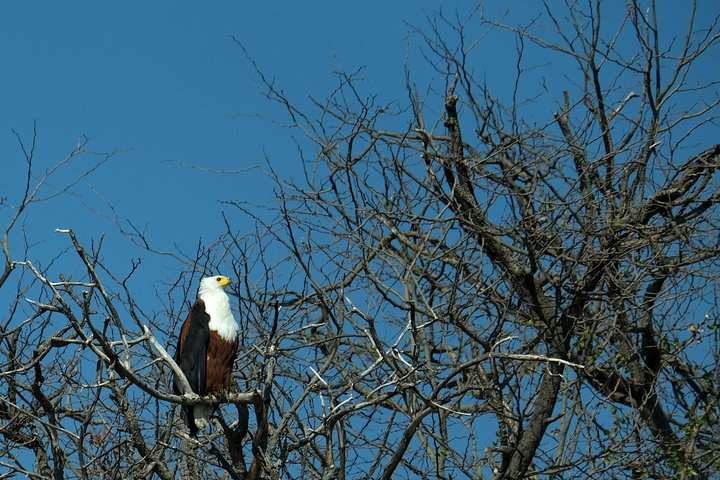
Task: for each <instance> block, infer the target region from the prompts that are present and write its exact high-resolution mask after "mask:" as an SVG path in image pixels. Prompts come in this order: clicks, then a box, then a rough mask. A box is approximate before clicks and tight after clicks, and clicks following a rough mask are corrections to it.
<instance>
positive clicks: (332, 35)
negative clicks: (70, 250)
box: [0, 1, 470, 259]
mask: <svg viewBox="0 0 720 480" xmlns="http://www.w3.org/2000/svg"><path fill="white" fill-rule="evenodd" d="M440 4H442V5H443V8H444V9H446V10H447V11H449V12H454V11H455V9H456V8H459V10H458V12H460V14H461V15H466V14H467V12H469V11H470V8H468V4H467V3H465V2H422V3H420V4H418V3H417V2H410V1H399V2H378V1H374V2H362V3H357V2H354V3H345V2H331V1H322V2H228V1H222V2H202V3H201V2H187V1H180V2H168V1H161V2H154V1H153V2H123V3H111V2H90V1H76V2H19V1H12V2H3V3H2V6H0V61H1V62H2V71H3V76H2V82H1V83H2V87H3V88H0V152H1V153H2V159H3V160H2V161H3V170H4V173H3V174H1V175H0V191H2V192H3V193H2V195H6V196H9V197H10V203H12V202H13V200H14V201H17V199H18V198H19V196H20V194H21V192H22V187H23V184H22V182H21V181H19V180H20V179H22V178H23V171H24V168H25V165H24V161H23V157H22V152H21V151H20V149H19V146H18V143H17V139H16V138H15V136H14V135H13V134H12V133H11V129H14V130H16V131H17V132H18V133H19V135H20V136H21V138H22V139H23V140H24V141H25V142H26V143H29V142H30V140H31V137H32V128H33V122H37V132H38V136H37V144H36V150H35V152H36V155H35V166H36V172H37V173H41V172H42V171H44V170H45V169H46V168H48V167H50V166H52V165H54V164H55V163H56V162H57V161H59V160H61V159H62V158H63V157H64V156H65V155H66V154H67V153H69V152H70V151H71V150H72V149H73V148H74V147H75V145H76V144H77V142H78V139H79V138H81V137H82V136H86V137H87V138H88V139H89V143H88V149H90V150H92V151H95V152H99V153H104V152H113V151H116V152H117V154H116V155H115V156H114V157H113V158H112V159H111V161H109V162H107V163H106V164H104V165H103V166H102V167H101V168H99V169H98V170H97V171H96V172H94V174H93V175H92V176H90V177H88V178H86V179H83V181H82V182H80V183H79V184H78V185H77V186H76V187H75V188H73V190H72V194H71V195H64V196H62V197H61V198H56V199H53V201H52V202H46V203H43V204H38V205H36V206H35V208H34V209H33V210H32V211H31V212H30V215H29V221H28V224H27V230H28V232H29V233H30V237H31V239H32V242H31V243H35V242H41V245H43V246H47V249H48V251H57V250H58V249H59V248H61V247H62V246H64V245H65V244H66V239H61V238H58V236H57V235H54V234H53V233H52V232H53V230H54V229H55V228H73V229H75V230H76V231H77V233H78V234H79V235H80V237H81V239H83V241H86V242H87V241H89V240H90V239H91V238H97V237H98V236H99V235H100V234H101V233H105V234H106V235H107V241H108V242H109V244H110V245H112V247H111V248H113V249H119V250H116V251H117V252H118V253H119V257H121V258H125V259H129V258H132V257H135V256H141V255H143V254H142V252H139V251H137V250H133V249H132V248H131V247H130V246H129V245H128V244H127V243H126V242H123V241H122V240H120V239H119V236H118V235H117V229H116V228H115V227H114V226H113V224H112V222H111V221H109V220H108V219H106V218H103V216H111V215H113V214H115V213H116V214H117V215H118V216H119V218H120V220H123V221H124V220H127V219H130V220H132V221H133V223H135V224H136V225H139V226H141V227H146V228H147V232H148V234H149V235H150V237H151V238H152V239H153V240H154V241H156V242H157V245H158V246H159V247H162V248H168V249H170V248H172V246H173V245H178V246H181V247H183V248H190V247H192V246H193V245H195V244H196V242H197V241H198V239H199V238H201V237H202V238H203V239H204V240H206V241H212V239H213V237H214V236H215V235H217V234H218V233H220V232H221V231H222V228H223V226H222V223H221V217H220V215H219V211H220V210H221V206H220V205H219V204H218V203H217V201H218V199H240V200H258V201H259V203H262V201H263V199H267V198H270V192H269V190H268V189H269V188H270V186H269V184H268V183H267V182H266V181H265V180H264V179H263V177H262V175H260V174H259V173H258V172H257V171H255V172H253V171H250V172H248V173H244V174H241V175H217V174H212V173H202V172H200V171H198V170H195V169H190V168H186V167H182V166H181V165H195V166H198V167H205V168H211V169H220V170H226V169H232V170H236V169H245V168H248V167H249V166H252V165H256V164H262V163H263V162H264V160H263V158H264V156H265V155H268V156H269V157H271V158H272V159H273V162H274V165H275V167H276V168H277V169H278V170H279V171H280V172H291V171H292V169H293V166H294V165H297V164H296V163H295V159H296V149H295V146H294V144H293V142H292V140H291V136H290V133H289V132H288V130H287V129H281V128H278V127H277V126H275V125H273V124H272V122H270V121H268V120H267V119H275V118H280V117H281V112H280V111H279V110H278V109H277V107H276V106H275V105H273V104H271V103H270V102H268V101H267V100H266V99H264V98H263V97H262V95H260V94H259V93H258V90H257V82H256V80H257V79H256V75H255V73H254V71H253V70H252V68H251V65H250V63H249V62H248V61H247V60H246V58H245V56H244V54H243V52H242V50H241V48H240V47H239V46H238V45H237V43H236V42H235V41H234V40H233V37H234V38H235V39H237V40H238V41H239V42H241V43H242V44H243V45H244V46H245V48H246V49H247V51H248V52H249V54H250V55H251V56H252V57H253V58H254V59H255V60H256V61H257V62H258V64H259V66H260V67H261V68H262V69H263V71H264V72H266V73H267V74H268V75H269V76H270V77H274V78H276V79H277V81H278V84H279V85H280V86H281V87H282V89H283V90H284V91H285V92H287V93H288V95H289V96H291V97H294V98H296V99H297V100H298V101H303V100H304V99H305V98H306V97H307V95H314V96H316V97H320V98H322V97H324V96H325V95H326V94H327V93H328V92H329V91H330V90H331V89H332V88H333V86H334V84H335V80H334V78H333V76H332V72H333V71H334V70H337V69H346V70H349V71H352V70H355V69H356V68H358V67H361V66H364V67H365V70H364V72H363V76H364V77H365V78H366V79H367V82H368V89H369V90H373V91H376V92H378V93H379V94H380V96H381V98H382V99H383V100H385V101H391V100H393V99H398V98H400V99H403V100H404V99H405V92H404V89H403V84H404V72H403V68H404V62H405V60H406V57H407V55H408V42H407V40H406V39H407V34H408V32H409V31H410V30H411V25H423V24H424V23H425V17H426V15H428V14H430V13H432V12H433V11H434V10H436V9H437V7H438V6H439V5H440ZM457 5H462V7H457ZM418 73H419V74H420V73H421V72H420V71H419V72H418ZM261 117H262V118H261ZM96 160H97V157H93V156H90V157H85V158H81V159H79V161H78V162H75V163H76V167H75V168H73V167H70V168H68V169H64V171H63V172H62V173H61V174H60V175H59V176H58V177H56V178H55V179H54V180H53V181H52V182H51V184H52V185H54V186H59V185H61V184H63V181H64V180H66V179H69V178H73V175H75V174H76V172H78V171H80V170H82V168H84V166H87V165H90V164H91V163H92V162H94V161H96ZM51 188H52V186H51ZM50 191H51V190H49V191H48V193H50ZM108 204H109V205H112V206H113V207H114V208H115V212H113V211H111V210H110V209H109V208H108V206H107V205H108ZM5 213H6V214H7V213H8V212H7V211H6V212H5ZM3 218H4V217H3ZM58 242H59V243H58ZM37 253H38V254H42V250H40V251H37Z"/></svg>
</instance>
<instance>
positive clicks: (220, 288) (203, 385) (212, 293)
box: [173, 275, 238, 436]
mask: <svg viewBox="0 0 720 480" xmlns="http://www.w3.org/2000/svg"><path fill="white" fill-rule="evenodd" d="M228 284H230V279H229V278H228V277H223V276H221V275H216V276H214V277H205V278H203V279H202V280H201V281H200V288H199V289H198V298H197V300H196V301H195V303H194V304H193V305H192V307H191V308H190V312H188V315H187V318H186V319H185V323H183V326H182V328H181V329H180V335H178V345H177V351H176V352H175V362H176V363H177V364H178V366H179V367H180V370H182V372H183V373H184V374H185V378H187V380H188V383H189V384H190V388H192V390H193V392H195V393H197V394H198V395H207V394H211V393H215V392H219V391H222V390H227V389H229V388H230V387H231V385H232V369H233V363H234V362H235V355H236V353H237V346H238V338H237V335H238V324H237V322H236V321H235V317H234V316H233V314H232V311H231V310H230V298H229V297H228V296H227V294H226V293H225V287H226V286H227V285H228ZM173 391H174V392H175V393H176V394H178V395H179V394H182V393H184V392H183V391H182V385H181V384H180V382H179V381H178V379H177V378H175V379H174V380H173ZM213 411H214V409H213V408H212V407H206V406H204V405H196V406H192V405H183V414H184V415H183V416H184V417H185V422H186V424H187V426H188V428H189V429H190V434H191V435H193V436H195V435H197V432H198V430H199V429H202V428H204V427H205V425H207V423H208V420H209V419H210V416H211V415H212V414H213Z"/></svg>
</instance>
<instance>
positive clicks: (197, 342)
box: [173, 300, 210, 435]
mask: <svg viewBox="0 0 720 480" xmlns="http://www.w3.org/2000/svg"><path fill="white" fill-rule="evenodd" d="M209 322H210V315H208V314H207V313H206V312H205V302H203V301H202V300H197V301H196V302H195V304H194V305H193V306H192V308H191V309H190V312H189V313H188V316H187V318H186V319H185V323H184V324H183V326H182V329H181V330H180V335H179V336H178V346H177V351H176V352H175V363H177V364H178V367H180V370H182V372H183V373H184V374H185V378H187V381H188V383H189V384H190V388H192V391H193V392H195V393H197V394H198V395H204V394H205V374H206V371H205V363H206V358H207V346H208V338H209V336H210V332H209V329H208V323H209ZM173 391H174V392H175V394H176V395H180V394H182V393H183V392H182V386H181V384H180V382H179V381H178V379H177V376H173ZM183 411H184V412H185V420H186V422H187V425H188V427H189V428H190V433H191V434H192V435H195V434H196V433H197V427H196V426H195V418H194V415H193V408H192V406H183Z"/></svg>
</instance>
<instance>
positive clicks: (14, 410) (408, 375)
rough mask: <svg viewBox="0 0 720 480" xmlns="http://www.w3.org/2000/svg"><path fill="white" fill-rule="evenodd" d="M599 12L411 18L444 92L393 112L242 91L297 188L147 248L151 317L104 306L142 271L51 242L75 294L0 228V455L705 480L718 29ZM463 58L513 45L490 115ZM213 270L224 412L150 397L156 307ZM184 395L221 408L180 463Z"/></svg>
mask: <svg viewBox="0 0 720 480" xmlns="http://www.w3.org/2000/svg"><path fill="white" fill-rule="evenodd" d="M627 7H628V8H627V11H626V13H625V15H621V16H617V15H616V16H615V17H613V16H611V15H608V14H607V12H606V10H605V6H604V5H603V4H602V2H588V3H587V4H578V3H572V2H569V3H568V4H566V5H563V6H562V7H557V6H555V4H554V3H553V4H552V5H551V4H550V2H548V3H546V4H544V11H543V12H541V14H540V15H539V16H538V17H537V18H534V19H532V21H529V22H528V23H527V24H525V25H521V26H518V25H513V24H509V23H506V22H505V21H501V20H497V19H494V18H488V17H486V16H485V15H484V13H483V11H482V10H478V11H477V12H475V13H474V14H473V15H472V16H471V17H469V18H468V19H457V18H456V19H449V18H448V17H446V16H444V15H443V14H438V15H437V16H436V17H435V18H434V19H433V20H432V21H431V23H430V25H429V27H428V28H426V29H421V30H418V31H417V32H415V37H414V38H415V39H416V40H419V41H420V44H421V46H420V47H419V48H420V51H421V52H422V54H423V56H424V58H425V59H426V60H427V61H428V62H430V65H431V66H432V67H433V69H434V71H435V72H436V74H437V78H438V79H440V83H442V84H443V88H442V89H441V90H440V91H438V90H437V89H435V88H431V87H428V88H427V89H424V90H421V89H420V88H418V87H417V86H416V85H415V84H414V83H413V81H412V78H413V77H412V71H413V68H412V65H408V70H407V72H408V73H407V98H408V101H407V102H406V103H400V102H397V101H393V102H390V103H388V104H385V103H381V102H380V100H378V97H377V96H372V95H367V94H365V93H363V91H362V88H361V82H360V81H359V80H360V78H359V72H356V73H352V74H348V73H340V74H338V87H337V89H336V90H335V91H334V92H333V93H332V94H331V95H330V96H329V97H327V98H326V99H323V100H319V99H312V105H311V106H310V107H308V108H306V109H301V108H300V107H299V106H298V105H299V104H298V103H294V102H293V101H292V99H290V98H288V97H287V96H285V95H284V94H283V93H282V90H281V89H280V88H279V87H277V86H276V85H275V84H274V83H273V82H271V81H269V80H266V78H267V77H265V76H264V75H263V74H262V73H261V72H260V71H258V73H259V77H260V79H261V81H263V82H264V83H263V84H264V86H265V87H266V90H265V93H266V95H267V96H268V98H270V99H271V100H273V101H277V102H279V103H280V105H282V106H283V107H284V108H285V109H286V112H287V114H288V117H287V118H288V122H289V125H290V126H291V127H293V128H294V129H295V131H296V132H298V133H300V134H302V138H298V139H297V142H298V152H299V154H298V156H299V161H300V162H302V165H303V166H304V172H305V176H304V178H301V179H288V178H285V177H284V176H283V175H281V174H279V173H277V171H276V170H275V167H274V165H273V163H272V161H269V162H268V165H267V167H266V171H267V173H268V176H269V177H270V178H271V179H272V180H273V181H274V184H275V186H276V192H277V198H276V202H275V203H274V204H271V205H269V206H267V205H266V206H264V207H263V206H258V205H253V204H250V203H245V202H243V201H240V200H229V201H227V203H228V204H229V205H231V206H233V207H234V208H235V212H236V213H233V212H229V213H228V215H227V217H226V218H225V220H226V223H227V232H225V234H224V235H223V236H222V238H221V239H220V240H219V241H218V242H216V243H213V244H211V245H198V251H197V252H196V253H194V254H191V255H182V254H175V253H173V254H172V261H173V262H176V264H177V265H179V266H180V270H181V273H180V274H179V276H178V278H177V281H175V282H172V283H171V284H169V285H167V286H166V287H167V288H166V292H164V293H163V294H164V295H165V294H166V295H167V297H165V298H158V300H159V301H160V302H159V303H160V304H163V305H164V306H163V307H162V308H161V309H158V310H157V311H156V312H155V313H149V310H148V311H147V313H146V311H145V310H144V309H143V308H142V307H141V306H140V305H139V304H138V302H137V301H136V299H135V295H134V294H133V291H132V288H131V286H130V285H131V284H132V279H133V276H134V275H135V274H136V272H137V270H138V269H139V268H141V267H140V266H138V265H137V264H134V263H133V264H131V267H130V268H129V269H128V271H127V272H122V273H120V272H112V271H110V269H107V268H105V266H104V263H103V260H102V255H101V252H102V243H101V241H98V242H96V243H94V244H93V245H92V247H86V246H84V245H83V244H82V242H81V241H79V240H78V237H77V236H76V235H75V234H74V233H73V232H72V231H69V230H68V231H61V232H59V233H58V235H65V236H66V237H67V241H68V247H69V248H70V250H69V252H68V253H67V254H66V255H65V256H63V258H66V257H67V256H70V257H72V258H73V259H76V260H75V261H76V262H79V264H80V265H81V266H82V271H83V272H84V273H83V274H82V275H81V278H69V277H68V276H65V275H63V273H62V268H56V266H55V265H54V264H53V262H49V263H48V264H46V265H38V264H36V263H35V262H33V261H31V260H29V258H30V255H29V254H28V253H29V252H27V250H26V251H24V252H23V254H21V255H20V256H19V257H17V256H13V255H12V254H11V242H10V241H9V240H8V238H9V234H10V233H12V232H13V231H16V230H17V219H16V218H15V217H13V219H11V221H10V223H9V228H8V229H7V230H6V234H5V237H4V240H3V251H4V255H5V265H6V267H5V272H6V273H5V275H4V276H3V277H2V280H3V282H2V283H0V287H2V288H3V292H4V291H6V290H7V289H8V288H9V287H7V286H6V285H9V283H7V281H8V279H11V278H13V279H15V280H16V281H17V289H16V291H17V295H14V297H13V298H14V300H11V301H10V309H9V310H8V311H9V312H10V315H9V320H8V321H7V322H6V324H5V326H4V330H3V332H2V350H1V351H0V355H1V356H2V362H3V369H2V370H3V373H2V377H1V378H2V379H3V383H2V385H4V387H3V390H2V391H0V395H2V401H3V403H2V410H0V413H1V414H2V417H3V420H2V424H0V438H2V454H0V462H2V464H3V466H4V467H7V468H9V469H10V470H11V471H15V472H22V473H26V474H28V475H30V476H32V475H36V476H38V477H47V476H54V477H56V478H62V477H64V476H77V477H83V478H94V477H119V476H125V477H146V476H150V475H156V476H159V477H161V478H175V477H177V476H179V475H181V474H182V475H184V476H186V477H197V478H200V477H203V478H223V477H224V478H227V477H228V476H229V477H230V478H339V479H344V478H384V479H386V478H448V479H449V478H496V479H518V478H534V477H539V476H542V477H548V478H598V479H600V478H627V477H634V478H643V477H645V478H712V477H714V476H716V475H718V472H719V471H720V447H718V445H720V442H719V441H718V439H719V438H720V431H719V430H718V424H720V422H718V415H720V406H719V405H718V398H720V396H719V393H720V392H718V388H720V387H718V385H719V382H718V377H719V376H720V362H719V359H718V355H720V353H718V352H720V348H719V347H720V345H719V343H720V342H719V340H720V338H718V335H719V334H718V313H717V308H718V301H717V296H718V286H719V285H718V272H720V269H719V268H718V267H720V265H718V259H719V253H718V252H720V245H719V243H720V240H719V236H718V231H720V229H719V228H718V227H719V225H718V203H720V188H718V180H720V179H719V178H718V176H719V175H718V172H719V167H720V144H718V143H717V142H716V141H715V139H714V138H712V137H711V135H712V134H713V133H714V129H715V128H716V126H717V107H718V101H720V100H719V99H720V97H719V96H718V79H717V78H702V77H700V76H698V75H697V74H696V71H697V70H696V69H697V68H698V65H699V64H702V62H705V61H708V60H707V59H709V58H712V57H713V55H717V49H718V40H719V39H720V32H719V29H718V18H717V17H715V18H696V14H695V11H696V8H695V7H696V5H695V3H692V4H688V6H687V15H688V16H687V24H686V27H687V28H686V29H685V32H686V33H684V34H683V35H681V36H677V35H671V36H667V35H665V34H664V31H665V29H667V24H666V23H664V22H663V20H662V19H663V16H662V12H661V11H659V10H660V9H659V6H656V5H655V3H654V2H652V3H650V7H649V8H647V9H646V8H645V7H644V5H643V4H641V3H640V2H629V3H628V5H627ZM492 35H502V36H504V37H503V38H509V39H512V40H514V41H515V42H516V43H515V44H516V45H517V53H518V56H517V59H516V60H517V62H516V70H515V71H514V72H512V75H511V82H508V83H509V84H512V87H511V88H510V92H511V93H510V94H509V99H510V101H507V99H506V98H504V97H503V96H502V95H494V94H493V91H492V88H491V87H490V86H489V85H488V84H487V83H484V81H483V79H482V78H480V77H481V75H480V76H479V75H478V73H477V72H476V71H475V70H474V69H477V68H478V67H477V64H476V62H478V61H480V59H477V58H474V56H473V55H474V53H475V52H474V49H475V48H476V45H477V44H478V42H481V41H488V39H489V38H490V37H491V36H492ZM541 50H542V51H549V52H551V53H552V55H553V56H552V58H553V59H554V60H553V61H552V62H551V63H550V64H549V65H548V66H547V68H548V69H550V70H547V71H544V70H542V69H541V68H539V67H538V66H537V65H535V64H533V62H532V58H533V52H537V51H541ZM553 72H563V77H559V76H557V75H553ZM433 85H434V84H433ZM528 85H533V86H535V87H534V88H530V87H528ZM538 89H539V90H538ZM538 92H540V93H538ZM23 150H24V151H26V152H27V151H28V149H27V148H25V146H24V145H23ZM78 153H79V151H78ZM28 157H29V158H31V157H32V153H30V154H28ZM28 165H29V166H30V165H32V161H30V160H28ZM32 178H33V177H32V176H31V175H30V173H28V177H27V179H28V182H30V180H31V179H32ZM29 184H30V183H29ZM27 191H28V192H30V191H32V188H31V187H28V190H27ZM33 195H34V194H33ZM33 198H35V197H33V196H32V195H29V194H27V193H26V198H25V200H23V202H22V203H21V205H24V207H22V208H23V209H24V208H26V207H27V206H29V205H30V204H31V203H32V201H33ZM19 215H20V213H18V214H17V215H16V217H18V218H19ZM248 218H249V219H252V220H253V221H254V225H255V229H254V230H253V231H252V232H250V233H245V232H247V228H244V227H242V226H243V225H247V220H248ZM241 231H242V232H243V233H238V232H241ZM126 233H127V234H128V236H129V237H130V238H131V239H132V240H133V241H135V242H136V243H138V244H139V245H141V246H142V247H143V248H146V249H148V250H149V251H153V252H158V253H162V252H160V250H159V249H158V248H156V247H155V246H154V245H153V244H152V241H151V239H149V238H147V237H146V236H145V235H144V233H143V232H141V231H138V230H131V231H130V232H126ZM168 255H170V254H168ZM229 269H232V270H234V274H235V276H236V278H238V279H240V281H239V282H238V284H237V285H236V286H235V292H234V293H235V295H236V296H237V302H238V309H239V311H240V313H241V314H240V318H241V330H242V331H243V335H242V338H241V339H240V340H241V346H240V350H241V354H240V356H239V358H238V361H237V362H238V363H237V372H238V373H237V378H236V380H237V382H236V383H237V387H238V391H237V392H230V393H228V394H227V395H221V396H219V397H218V398H206V399H201V398H198V397H197V396H193V395H192V394H189V393H188V394H185V395H183V396H176V395H173V394H172V393H171V390H170V389H169V383H168V379H169V376H170V374H171V372H172V368H173V365H172V362H171V361H170V360H169V357H168V356H167V354H166V353H165V352H164V350H165V349H167V347H168V345H172V344H174V341H173V340H174V333H173V332H175V331H176V326H177V321H178V319H179V318H180V317H181V316H182V315H183V310H184V308H185V306H183V305H177V304H175V303H174V302H175V301H176V300H174V299H177V298H179V297H178V296H177V295H173V292H177V290H181V291H183V292H184V296H185V297H186V298H191V297H192V296H193V294H194V292H193V291H192V288H194V285H195V284H196V280H197V278H198V274H199V273H201V272H207V271H227V270H229ZM168 318H169V319H171V321H170V322H168V321H167V319H168ZM158 339H161V340H158ZM163 342H164V344H163V345H162V346H161V344H162V343H163ZM203 401H205V402H208V401H209V402H215V403H220V404H222V405H223V409H222V410H221V412H222V413H221V415H220V416H219V418H218V421H217V424H216V426H215V428H214V429H211V430H209V431H208V432H207V433H206V434H204V435H201V436H200V439H199V440H198V441H195V440H193V439H191V438H189V437H188V436H187V435H186V434H185V433H184V429H183V427H182V424H181V422H180V421H179V419H178V418H177V415H175V412H176V411H177V408H176V405H177V404H178V403H180V402H186V403H193V402H203ZM251 413H252V414H251ZM27 459H31V460H32V461H31V463H28V460H27Z"/></svg>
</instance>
